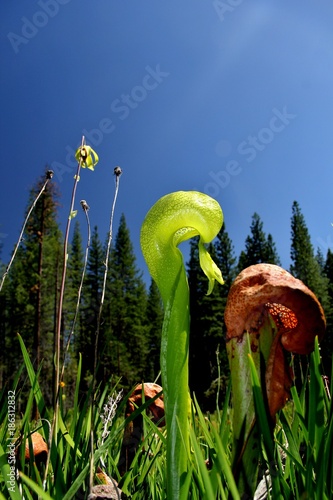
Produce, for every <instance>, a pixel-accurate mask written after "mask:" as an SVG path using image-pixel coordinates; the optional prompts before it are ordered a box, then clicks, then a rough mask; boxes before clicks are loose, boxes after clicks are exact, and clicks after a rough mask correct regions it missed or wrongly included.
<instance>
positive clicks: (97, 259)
mask: <svg viewBox="0 0 333 500" xmlns="http://www.w3.org/2000/svg"><path fill="white" fill-rule="evenodd" d="M103 262H104V252H103V247H102V243H101V241H100V239H99V235H98V228H97V226H95V227H94V229H93V231H92V235H91V244H90V251H89V255H88V262H87V271H86V276H85V281H84V290H83V295H82V321H81V328H80V329H79V330H78V331H77V334H76V341H75V350H76V353H77V356H78V354H79V353H81V354H82V376H83V379H85V380H86V383H87V384H88V385H89V382H90V381H91V380H92V375H93V371H94V349H95V336H96V331H97V322H98V313H99V307H100V300H101V291H102V284H103V273H104V264H103Z"/></svg>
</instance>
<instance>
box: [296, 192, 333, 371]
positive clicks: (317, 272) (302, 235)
mask: <svg viewBox="0 0 333 500" xmlns="http://www.w3.org/2000/svg"><path fill="white" fill-rule="evenodd" d="M290 256H291V261H292V264H291V266H290V272H291V274H293V275H294V276H295V277H296V278H298V279H300V280H301V281H303V283H304V284H305V285H307V286H308V287H309V288H310V290H312V291H313V292H314V293H315V295H316V296H317V297H318V299H319V301H320V302H321V305H322V306H323V309H324V312H325V315H326V318H327V320H328V327H329V324H330V321H331V320H330V316H331V310H332V309H331V304H330V297H329V278H328V277H327V276H329V275H330V270H329V267H330V258H329V260H328V263H327V266H326V273H328V274H327V275H326V274H325V269H324V270H322V263H321V258H320V254H319V255H318V258H316V256H315V254H314V249H313V246H312V243H311V239H310V234H309V230H308V228H307V226H306V223H305V218H304V215H303V214H302V212H301V209H300V206H299V204H298V202H297V201H294V202H293V205H292V217H291V252H290ZM330 338H331V333H330V331H329V328H328V329H327V332H326V335H325V339H324V341H323V344H322V345H323V346H326V347H327V348H325V349H324V350H323V349H322V357H323V363H324V365H325V366H326V368H328V364H330V363H329V359H330V357H331V352H332V351H331V348H332V345H331V340H330ZM328 348H329V349H330V350H329V349H328Z"/></svg>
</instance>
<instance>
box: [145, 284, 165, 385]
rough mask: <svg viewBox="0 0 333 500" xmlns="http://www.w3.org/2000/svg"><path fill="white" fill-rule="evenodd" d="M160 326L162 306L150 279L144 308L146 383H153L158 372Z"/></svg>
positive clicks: (155, 287) (158, 293) (156, 288)
mask: <svg viewBox="0 0 333 500" xmlns="http://www.w3.org/2000/svg"><path fill="white" fill-rule="evenodd" d="M162 324H163V305H162V300H161V295H160V292H159V290H158V287H157V285H156V283H155V281H154V280H153V279H151V282H150V287H149V292H148V299H147V307H146V325H147V339H148V358H147V366H146V375H145V380H146V381H147V382H153V381H154V380H155V379H156V378H157V376H158V374H159V372H160V348H161V335H162Z"/></svg>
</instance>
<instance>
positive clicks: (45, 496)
mask: <svg viewBox="0 0 333 500" xmlns="http://www.w3.org/2000/svg"><path fill="white" fill-rule="evenodd" d="M19 475H20V478H21V479H22V481H23V482H24V483H26V484H27V485H28V486H29V488H31V489H32V490H33V491H34V492H35V493H37V495H38V496H39V498H40V499H41V500H53V499H52V497H50V495H49V494H48V493H47V492H46V491H44V490H43V488H41V487H40V486H39V485H38V484H37V483H35V482H34V481H32V480H31V479H30V478H29V477H28V476H26V475H25V474H23V472H19Z"/></svg>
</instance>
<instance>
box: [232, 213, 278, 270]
mask: <svg viewBox="0 0 333 500" xmlns="http://www.w3.org/2000/svg"><path fill="white" fill-rule="evenodd" d="M250 231H251V235H249V236H247V238H246V240H245V251H242V252H241V254H240V256H239V260H238V270H239V272H240V271H242V269H245V268H246V267H248V266H252V265H253V264H260V263H262V262H265V263H267V264H276V265H280V259H279V256H278V254H277V251H276V246H275V243H274V241H273V237H272V235H271V234H268V236H267V237H266V234H265V232H264V230H263V222H262V221H261V219H260V217H259V215H258V214H257V213H254V214H253V216H252V222H251V226H250Z"/></svg>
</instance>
